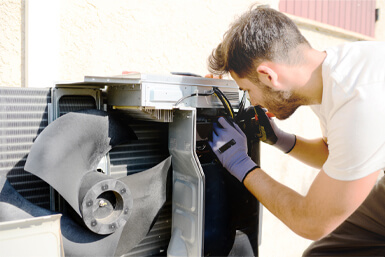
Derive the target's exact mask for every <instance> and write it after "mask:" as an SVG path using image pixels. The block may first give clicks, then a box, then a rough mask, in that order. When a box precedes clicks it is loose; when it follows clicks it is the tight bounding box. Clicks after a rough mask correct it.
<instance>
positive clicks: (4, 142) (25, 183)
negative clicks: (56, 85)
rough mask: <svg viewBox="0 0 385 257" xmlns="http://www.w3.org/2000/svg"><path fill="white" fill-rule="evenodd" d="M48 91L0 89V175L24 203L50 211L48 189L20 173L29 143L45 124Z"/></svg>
mask: <svg viewBox="0 0 385 257" xmlns="http://www.w3.org/2000/svg"><path fill="white" fill-rule="evenodd" d="M50 101H51V96H50V89H30V88H4V87H3V88H0V173H2V174H6V173H8V175H7V178H8V180H9V182H10V183H11V184H12V186H13V187H14V188H15V189H16V190H17V191H18V192H19V193H20V194H21V195H22V196H23V197H24V198H26V199H27V200H29V201H30V202H32V203H34V204H36V205H38V206H40V207H43V208H47V209H49V208H50V187H49V185H48V184H47V183H45V182H44V181H42V180H41V179H39V178H37V177H36V176H34V175H32V174H30V173H28V172H26V171H24V164H25V161H26V159H27V155H28V153H29V150H30V148H31V146H32V144H33V141H34V140H35V138H36V137H37V136H38V134H39V133H40V132H41V131H42V130H43V129H44V128H45V127H46V126H47V125H48V103H50Z"/></svg>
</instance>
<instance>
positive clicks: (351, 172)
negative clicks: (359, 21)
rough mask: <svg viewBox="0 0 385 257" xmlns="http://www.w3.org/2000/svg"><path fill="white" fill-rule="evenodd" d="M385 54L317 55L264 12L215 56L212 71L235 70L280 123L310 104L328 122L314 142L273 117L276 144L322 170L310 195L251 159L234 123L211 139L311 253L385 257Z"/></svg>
mask: <svg viewBox="0 0 385 257" xmlns="http://www.w3.org/2000/svg"><path fill="white" fill-rule="evenodd" d="M384 57H385V44H384V43H379V42H356V43H348V44H345V45H343V46H338V47H333V48H331V49H328V50H327V51H325V52H320V51H317V50H315V49H313V48H311V46H310V44H309V43H308V42H307V40H306V39H305V38H304V37H303V36H302V35H301V33H300V32H299V30H298V28H297V27H296V26H295V24H294V23H293V22H292V21H291V20H290V19H289V18H288V17H286V16H285V15H284V14H282V13H280V12H278V11H275V10H273V9H270V8H266V7H258V8H254V9H251V10H250V11H248V12H247V13H245V14H244V15H242V16H241V17H240V18H239V19H237V20H236V21H235V23H233V24H232V26H231V27H230V29H229V30H228V31H227V32H226V34H225V35H224V38H223V41H222V43H220V44H219V45H218V47H217V48H216V49H215V50H214V51H213V53H212V55H211V56H210V58H209V62H208V63H209V69H210V71H211V72H212V73H213V74H217V75H223V74H226V73H230V75H231V76H232V78H233V79H234V80H235V81H236V83H237V84H238V86H239V88H240V89H241V90H246V91H248V93H249V96H250V101H251V104H252V105H254V106H257V105H259V106H261V107H263V108H266V109H268V111H269V112H271V113H273V114H274V115H275V116H276V117H277V118H278V119H286V118H288V117H289V116H290V115H291V114H292V113H293V112H294V111H295V110H296V109H297V108H298V107H299V106H301V105H311V108H312V109H313V111H314V112H315V113H316V114H317V116H318V117H319V119H320V123H321V128H322V132H323V138H320V139H316V140H307V139H304V138H301V137H299V136H295V135H292V134H289V133H286V132H284V131H282V130H280V129H279V128H278V127H277V126H276V125H275V123H274V121H273V119H270V122H271V125H272V128H273V130H274V133H275V134H276V136H277V138H278V140H277V142H276V144H275V146H277V147H278V148H279V149H280V150H282V151H283V152H285V153H287V154H289V155H291V156H293V157H295V158H297V159H299V160H301V161H303V162H304V163H306V164H308V165H311V166H313V167H318V168H320V172H319V173H318V175H317V177H316V178H315V179H314V181H313V183H312V184H311V186H310V188H309V191H308V193H307V194H306V195H305V196H302V195H300V194H298V193H297V192H295V191H293V190H291V189H290V188H288V187H286V186H284V185H282V184H280V183H278V182H276V181H275V180H273V179H272V178H271V177H269V175H268V174H267V173H266V172H265V171H264V170H263V169H261V168H260V167H259V166H258V164H256V163H254V162H253V161H252V160H251V159H250V157H248V156H247V142H246V137H245V135H244V134H243V132H242V130H241V129H239V127H238V126H236V125H235V124H233V123H232V122H231V121H228V120H225V119H223V118H220V119H219V120H218V123H219V125H217V126H215V127H214V133H213V141H212V142H210V144H211V147H212V149H213V151H214V152H215V154H216V155H217V157H218V159H219V160H220V161H221V162H222V164H223V166H224V167H225V168H226V169H227V170H228V171H229V172H230V173H231V174H232V175H234V176H235V177H236V178H238V180H239V181H240V182H242V183H243V184H244V185H245V186H246V188H247V189H248V190H249V191H250V192H251V193H252V194H253V195H254V196H255V197H256V198H257V199H258V200H259V201H260V202H261V203H262V204H263V205H264V206H265V207H266V208H267V209H269V210H270V211H271V212H272V213H273V214H274V215H275V216H277V217H278V218H279V219H280V220H281V221H282V222H284V223H285V224H286V225H287V226H288V227H289V228H290V229H292V230H293V231H294V232H295V233H297V234H298V235H300V236H302V237H305V238H308V239H312V240H318V241H316V242H314V243H313V244H312V245H311V246H310V247H309V248H308V249H307V251H306V252H305V253H304V256H312V255H317V256H352V255H365V256H385V201H384V200H385V181H384V179H381V180H380V181H379V182H378V183H377V184H376V181H377V178H378V176H379V174H380V172H381V170H382V169H383V168H384V167H385V126H384V125H385V121H384V120H385V101H384V100H383V98H384V96H385V69H384V68H383V65H382V62H383V59H384ZM231 140H234V141H232V143H231V144H227V145H226V146H227V147H225V148H221V147H222V146H224V145H225V144H226V143H228V142H230V141H231ZM234 142H235V143H234ZM228 146H230V147H229V148H228ZM226 148H228V149H226ZM221 150H222V151H221ZM372 189H373V190H372Z"/></svg>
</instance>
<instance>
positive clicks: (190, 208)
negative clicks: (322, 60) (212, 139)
mask: <svg viewBox="0 0 385 257" xmlns="http://www.w3.org/2000/svg"><path fill="white" fill-rule="evenodd" d="M195 130H196V110H195V109H190V110H184V111H178V112H176V113H175V117H174V122H173V123H171V124H170V132H169V133H170V135H169V138H170V139H169V151H170V153H171V155H172V167H173V199H172V205H173V206H172V237H171V241H170V245H169V250H168V255H169V256H179V255H182V256H201V255H202V254H203V230H204V224H203V223H204V181H205V179H204V173H203V170H202V167H201V165H200V164H199V161H198V157H197V155H196V153H195V146H196V142H195Z"/></svg>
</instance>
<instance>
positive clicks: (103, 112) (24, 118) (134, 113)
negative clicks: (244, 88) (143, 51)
mask: <svg viewBox="0 0 385 257" xmlns="http://www.w3.org/2000/svg"><path fill="white" fill-rule="evenodd" d="M213 88H217V89H219V90H220V91H221V92H223V94H224V95H225V96H226V98H227V100H228V101H229V102H230V104H231V106H232V107H233V108H234V109H235V112H237V110H238V108H239V105H240V102H241V101H240V97H239V90H238V87H237V85H236V84H235V82H234V81H231V80H216V79H209V78H202V77H193V76H179V75H157V74H141V73H134V74H129V75H122V76H111V77H101V76H86V77H85V78H84V81H82V82H74V83H57V84H55V85H54V87H53V88H49V89H31V88H0V141H1V146H0V151H1V152H0V156H1V159H0V176H1V177H0V178H1V180H0V181H1V184H0V185H1V186H2V188H3V190H2V191H1V194H0V207H1V208H2V211H0V221H10V220H15V219H23V218H28V217H36V216H43V215H50V214H52V213H57V212H59V213H62V214H63V218H64V220H63V218H62V233H63V237H64V239H65V240H63V241H64V251H65V254H66V255H67V254H68V255H74V256H75V255H79V256H87V255H92V254H93V253H94V251H93V250H95V251H99V253H102V252H100V251H102V250H100V249H107V250H106V252H105V253H107V252H108V253H109V254H110V255H111V254H112V255H114V254H115V255H118V256H162V255H163V256H166V255H168V256H206V255H210V256H224V255H228V256H239V255H242V256H258V245H259V244H260V239H261V231H260V230H261V205H260V204H259V202H258V201H257V200H256V199H255V198H254V197H253V196H252V195H251V194H250V193H249V192H248V191H247V190H246V189H245V187H244V186H243V185H242V184H240V183H239V182H238V181H237V180H236V179H235V178H233V177H232V176H231V175H230V174H229V173H228V172H227V171H225V170H224V169H223V167H222V166H221V164H219V163H218V162H217V161H216V160H215V155H214V154H213V153H212V152H211V150H210V147H209V146H208V143H207V142H208V140H209V138H210V136H211V133H212V124H213V122H216V120H217V119H218V117H219V116H223V115H225V114H226V110H225V108H224V106H223V103H222V102H221V101H220V100H219V99H218V97H217V96H216V95H215V94H214V93H213ZM85 110H86V111H85ZM90 110H93V111H90ZM69 113H71V114H70V115H67V114H69ZM71 115H73V116H71ZM84 117H85V118H84ZM104 117H108V118H109V119H110V120H113V119H117V120H119V122H120V121H122V122H123V123H126V124H128V126H129V129H127V133H134V134H135V136H136V138H135V139H132V140H131V139H130V138H128V139H127V138H126V139H127V140H125V141H124V142H123V143H121V142H118V141H117V142H118V143H117V144H112V149H111V150H109V151H108V152H107V153H100V155H103V157H101V158H97V161H98V164H97V168H96V169H95V170H94V171H93V172H89V171H88V170H87V171H84V174H82V173H81V172H80V171H75V170H76V169H78V168H79V167H75V168H74V166H73V165H74V164H79V163H83V161H84V158H83V157H82V158H80V157H78V155H76V154H75V153H76V151H78V150H77V149H80V148H82V147H86V144H85V143H84V142H82V140H91V139H90V138H93V135H92V133H96V134H97V133H99V132H98V131H100V133H104V134H106V136H105V137H106V138H112V137H113V135H110V134H109V133H110V131H112V130H109V131H108V133H107V132H105V131H104V130H106V128H105V127H103V126H104V125H103V126H102V125H100V126H99V125H97V126H96V125H92V124H102V123H98V122H101V120H102V119H104ZM93 118H95V122H96V123H93ZM71 122H74V123H73V124H69V123H71ZM103 122H104V121H103ZM83 123H84V124H83ZM55 124H56V125H55ZM103 124H104V123H103ZM92 126H93V127H92ZM106 126H111V124H110V123H109V124H107V125H106ZM90 127H91V128H90ZM83 128H84V129H83ZM120 129H121V128H120ZM102 130H103V131H102ZM42 131H43V133H42ZM121 131H123V132H122V133H123V134H124V133H125V130H122V129H121ZM90 133H91V134H90ZM119 133H120V132H119ZM39 134H41V135H42V136H40V138H43V139H44V140H40V139H39ZM107 134H108V135H107ZM78 135H81V136H79V137H78ZM67 139H68V140H67ZM35 141H36V142H35ZM42 141H44V142H42ZM36 145H39V146H36ZM66 145H69V146H68V147H67V146H66ZM63 147H67V148H70V149H66V150H63ZM71 147H73V149H71ZM252 147H253V150H252V151H251V153H252V155H253V156H252V158H254V159H256V160H257V161H259V142H258V141H254V142H253V146H252ZM31 148H32V150H31ZM37 148H41V149H39V150H36V149H37ZM108 149H109V148H108ZM79 151H80V150H79ZM81 151H86V150H81ZM53 152H55V153H53ZM38 153H44V154H40V155H39V154H38ZM64 153H65V154H66V155H67V156H62V158H57V159H58V160H52V158H51V160H44V156H60V154H63V155H64ZM83 153H84V152H83ZM53 154H56V155H53ZM41 155H44V156H41ZM168 156H171V166H172V168H171V170H172V172H171V173H170V174H169V175H168V176H167V178H162V179H165V180H164V181H165V182H164V184H165V185H164V186H165V188H166V189H165V190H164V199H165V203H164V204H163V202H162V206H161V208H160V210H159V212H157V213H155V214H154V215H153V216H154V217H153V222H152V223H151V224H148V227H149V231H145V233H144V236H143V238H140V242H138V243H137V244H136V245H134V246H132V247H130V249H129V250H127V249H128V248H127V247H123V246H121V245H123V244H124V240H130V239H131V237H132V236H131V235H130V234H134V233H136V231H135V230H134V229H132V230H130V229H129V228H128V227H127V226H128V225H129V224H135V223H137V224H138V223H140V222H142V218H140V217H137V218H135V217H132V216H129V212H130V211H129V209H131V208H132V209H135V208H139V207H137V206H139V205H140V204H136V203H135V199H134V202H133V203H132V199H130V197H131V198H133V197H132V195H135V193H137V192H136V191H135V190H139V191H140V192H141V193H140V194H146V193H147V192H150V191H151V190H153V188H151V187H147V184H146V183H147V182H146V181H145V179H147V177H146V176H145V175H143V174H145V172H147V171H150V172H153V174H156V175H159V176H161V175H160V174H157V173H159V172H158V171H157V170H156V169H154V168H152V167H154V166H156V165H158V164H159V163H161V162H162V161H163V160H165V159H167V157H168ZM40 158H41V159H40ZM27 159H28V162H27V165H25V163H26V161H27ZM30 159H34V160H30ZM30 163H32V164H30ZM45 163H49V165H51V166H50V167H49V168H48V166H49V165H48V164H45ZM162 163H163V162H162ZM56 164H57V165H56ZM25 166H26V170H28V169H27V168H28V167H29V169H30V170H29V172H27V171H25V170H24V168H25ZM77 166H79V165H77ZM80 166H81V165H80ZM30 167H32V168H30ZM56 167H57V168H56ZM95 167H96V166H95ZM156 167H159V166H156ZM164 167H166V166H164ZM44 169H47V171H42V170H44ZM159 169H160V168H159ZM79 170H81V169H80V168H79ZM55 172H56V173H55ZM58 172H59V173H58ZM87 172H88V173H87ZM86 173H87V175H86ZM164 174H166V173H164ZM134 175H135V176H137V177H138V179H136V180H133V181H134V182H132V181H131V182H127V180H129V179H130V178H133V176H134ZM91 176H94V177H93V178H91ZM140 176H142V178H139V177H140ZM107 177H108V179H109V180H108V182H105V178H107ZM143 180H144V181H145V182H140V183H144V184H137V185H135V183H136V181H143ZM103 183H104V184H103ZM138 183H139V182H138ZM71 185H73V187H75V189H76V190H74V191H76V192H72V191H71V192H69V190H71V189H70V187H71ZM96 185H102V188H100V187H97V186H96ZM103 185H104V186H107V188H109V189H108V190H107V189H106V188H104V189H103ZM128 185H129V186H128ZM148 185H150V182H148ZM137 186H141V188H140V189H138V188H137ZM126 187H127V189H126ZM111 188H114V189H111ZM130 188H131V189H130ZM134 188H136V189H135V190H134ZM78 189H79V190H78ZM121 189H122V190H121ZM123 189H124V190H123ZM13 190H15V192H13ZM82 190H83V191H84V193H81V192H80V191H82ZM109 190H110V191H111V192H113V193H111V195H109V194H108V193H106V192H110V191H109ZM118 190H121V192H123V193H119V192H117V191H118ZM79 192H80V193H79ZM127 193H130V195H128V196H124V195H126V194H127ZM92 194H94V195H95V197H94V198H93V199H94V201H93V202H92V201H91V202H92V203H90V206H96V207H92V208H93V209H92V210H91V211H89V210H87V209H86V208H87V199H86V198H87V197H88V196H89V195H92ZM149 194H150V193H149ZM85 195H86V196H87V197H86V196H85ZM90 197H91V196H90ZM91 198H92V197H91ZM112 198H113V199H112ZM145 198H146V197H144V196H143V197H142V198H141V199H142V200H143V199H145ZM111 199H112V200H111ZM154 199H155V198H154ZM104 200H106V202H108V203H111V206H112V207H111V208H112V209H111V210H109V211H107V209H106V208H104V204H105V202H104ZM142 200H141V201H142ZM95 201H98V203H97V204H95ZM130 201H131V203H130V204H131V205H130V204H128V202H130ZM143 201H145V200H143ZM154 201H157V200H156V199H155V200H154ZM89 202H90V201H89ZM82 204H84V206H83V207H82V206H80V207H79V208H78V206H79V205H82ZM122 206H123V207H122ZM126 206H127V209H125V208H126ZM143 206H145V204H144V205H143ZM5 207H6V208H5ZM99 207H100V209H98V208H99ZM103 208H104V209H103ZM119 208H121V209H119ZM143 208H144V207H143ZM125 210H127V213H126V214H127V217H123V216H124V212H125ZM142 211H143V210H142ZM89 212H90V213H89ZM142 213H145V211H144V212H142ZM79 216H80V217H81V218H83V220H81V218H79ZM118 216H119V218H118ZM128 216H129V217H128ZM95 217H96V218H95ZM121 217H123V219H124V221H122V220H121ZM92 219H94V220H92ZM134 219H136V220H134ZM96 221H97V222H96ZM87 222H88V223H87ZM103 222H105V223H103ZM119 222H120V223H119ZM126 222H127V223H126ZM130 222H131V223H130ZM101 223H103V224H102V225H100V226H99V224H101ZM79 224H80V225H79ZM96 224H97V225H96ZM119 224H123V225H122V226H121V228H120V227H119ZM93 225H94V226H95V227H93ZM115 225H116V226H115ZM63 226H66V227H65V228H64V232H63ZM73 226H79V228H77V230H71V229H72V227H73ZM103 226H104V227H103ZM131 226H132V225H131ZM142 228H146V227H145V226H142ZM98 229H99V230H98ZM78 230H79V231H80V230H81V231H82V233H84V234H82V235H84V236H82V238H78V237H74V238H71V237H72V236H73V235H72V234H75V232H77V231H78ZM102 230H103V231H104V232H103V233H105V234H103V233H102V232H101V231H102ZM64 233H65V234H64ZM98 233H99V234H98ZM117 234H119V235H117ZM114 236H115V238H114V239H113V237H114ZM109 238H110V239H109ZM102 239H103V240H104V241H103V240H102ZM108 240H111V241H108ZM131 241H132V240H131ZM66 242H67V243H66ZM108 242H116V243H115V245H114V244H111V243H108ZM106 244H108V245H106ZM83 246H87V247H83ZM88 246H89V247H88ZM69 248H71V249H69ZM92 249H93V250H92Z"/></svg>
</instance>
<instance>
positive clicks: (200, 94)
mask: <svg viewBox="0 0 385 257" xmlns="http://www.w3.org/2000/svg"><path fill="white" fill-rule="evenodd" d="M213 94H214V91H213V90H212V91H209V92H208V93H198V92H197V93H195V94H191V95H188V96H184V97H182V98H181V99H179V100H178V101H176V102H175V104H174V106H177V105H179V104H180V103H181V102H183V101H184V100H186V99H187V98H190V97H194V96H210V95H213Z"/></svg>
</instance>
